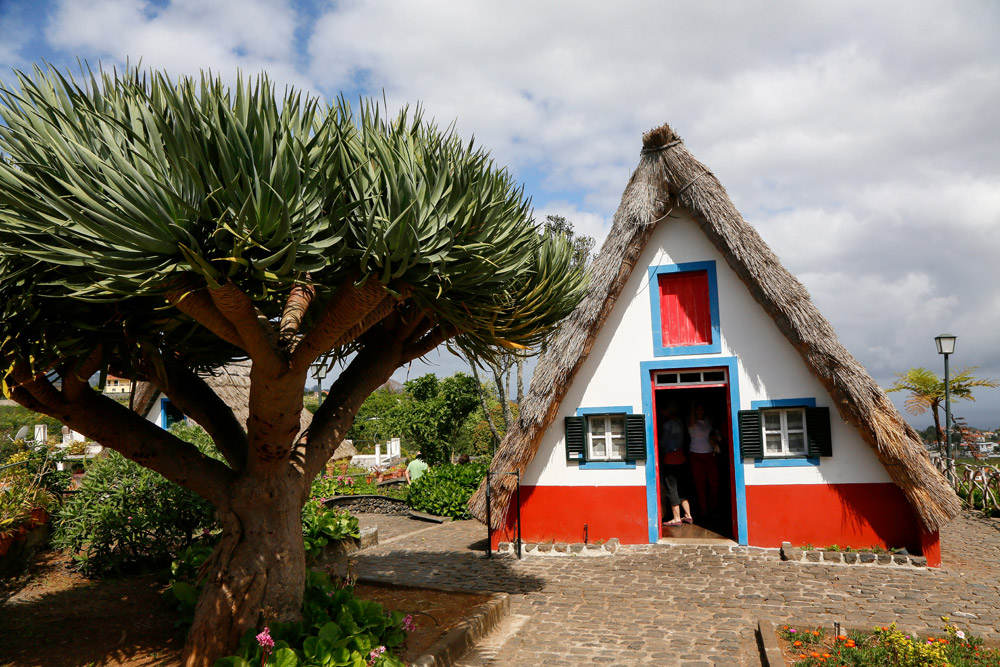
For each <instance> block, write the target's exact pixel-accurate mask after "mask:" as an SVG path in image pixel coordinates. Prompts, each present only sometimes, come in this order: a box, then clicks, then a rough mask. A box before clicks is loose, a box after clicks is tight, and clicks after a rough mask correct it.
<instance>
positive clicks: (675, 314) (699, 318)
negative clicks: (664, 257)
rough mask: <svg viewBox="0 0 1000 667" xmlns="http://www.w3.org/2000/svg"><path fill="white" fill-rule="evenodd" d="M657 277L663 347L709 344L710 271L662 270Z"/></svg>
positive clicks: (710, 335) (710, 338)
mask: <svg viewBox="0 0 1000 667" xmlns="http://www.w3.org/2000/svg"><path fill="white" fill-rule="evenodd" d="M658 279H659V286H660V326H661V327H662V329H663V330H662V332H661V334H662V336H663V346H664V347H676V346H678V345H707V344H710V343H711V342H712V311H711V308H710V307H709V303H710V302H709V297H708V272H707V271H682V272H680V273H662V274H660V275H659V276H658Z"/></svg>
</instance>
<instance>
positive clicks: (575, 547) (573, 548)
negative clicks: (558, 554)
mask: <svg viewBox="0 0 1000 667" xmlns="http://www.w3.org/2000/svg"><path fill="white" fill-rule="evenodd" d="M581 551H583V542H575V543H573V544H571V545H569V552H570V553H571V554H578V553H580V552H581Z"/></svg>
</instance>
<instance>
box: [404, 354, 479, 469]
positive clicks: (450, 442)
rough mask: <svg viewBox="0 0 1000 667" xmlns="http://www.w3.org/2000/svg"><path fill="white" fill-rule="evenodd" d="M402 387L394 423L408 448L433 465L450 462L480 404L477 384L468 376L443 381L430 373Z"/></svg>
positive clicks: (460, 374) (457, 376)
mask: <svg viewBox="0 0 1000 667" xmlns="http://www.w3.org/2000/svg"><path fill="white" fill-rule="evenodd" d="M403 387H404V388H405V389H406V393H407V395H405V396H404V398H403V400H402V401H400V404H399V406H398V408H397V413H396V418H395V420H394V423H395V424H396V427H397V428H398V429H400V433H401V434H402V436H403V438H404V442H406V444H407V447H408V448H409V449H410V450H411V451H416V450H419V451H420V452H421V453H422V458H423V459H424V460H425V461H427V462H428V463H430V464H432V465H435V464H439V463H448V462H450V461H451V457H452V454H453V453H454V451H455V442H456V440H457V439H458V432H459V429H460V428H461V427H462V424H463V423H464V422H465V420H466V419H467V418H468V416H469V414H470V413H471V412H472V411H473V410H475V408H476V406H477V404H478V398H477V395H476V384H475V381H474V380H473V379H472V378H471V377H469V376H468V375H466V374H465V373H455V374H454V375H452V376H451V377H447V378H445V379H443V380H438V378H437V376H436V375H435V374H434V373H427V374H426V375H423V376H421V377H419V378H416V379H414V380H410V381H408V382H405V383H403Z"/></svg>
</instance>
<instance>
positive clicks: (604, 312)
mask: <svg viewBox="0 0 1000 667" xmlns="http://www.w3.org/2000/svg"><path fill="white" fill-rule="evenodd" d="M642 146H643V148H642V154H641V157H640V159H639V165H638V167H636V170H635V172H634V173H633V174H632V177H631V179H629V183H628V185H627V186H626V188H625V192H624V194H623V195H622V200H621V204H620V205H619V207H618V211H617V212H616V213H615V216H614V221H613V224H612V227H611V232H610V233H609V234H608V238H607V240H606V241H605V242H604V245H603V246H602V247H601V252H600V253H599V255H598V256H597V258H596V259H595V260H594V263H593V266H592V268H591V281H590V286H589V289H588V292H587V296H586V297H584V299H583V301H582V302H581V303H580V305H579V306H578V307H577V309H576V310H575V311H574V312H573V313H572V314H571V315H570V316H569V317H567V318H566V320H565V321H564V322H563V324H562V325H561V326H560V329H559V332H558V333H557V334H556V337H555V339H554V340H553V341H552V343H551V344H550V345H549V348H548V352H547V353H546V354H545V355H543V356H542V358H541V359H540V360H539V362H538V366H537V368H536V369H535V373H534V376H533V377H532V380H531V386H530V388H529V390H528V394H527V396H526V397H525V400H524V402H523V404H522V405H521V410H520V415H519V417H518V420H517V423H516V424H515V426H514V428H513V429H512V430H511V432H510V433H508V434H507V436H506V437H505V438H504V441H503V443H502V445H501V447H500V449H499V451H498V452H497V455H496V456H495V457H494V459H493V465H492V468H493V469H494V470H498V471H512V470H520V471H521V472H522V474H523V473H524V470H525V468H526V467H527V465H528V463H529V462H530V461H531V459H532V458H534V456H535V453H536V452H537V450H538V446H539V443H540V441H541V438H542V434H543V433H544V432H545V430H546V429H547V428H548V427H549V426H551V425H552V423H553V422H554V421H555V418H556V416H557V414H558V412H559V406H560V404H561V403H562V400H563V397H564V396H565V395H566V391H567V389H568V388H569V385H570V383H571V382H572V381H573V379H574V377H575V376H576V374H577V372H578V371H579V369H580V367H581V366H582V365H583V362H584V361H585V360H586V359H587V357H588V356H589V354H590V350H591V347H592V346H593V344H594V341H595V340H596V338H597V335H598V333H599V332H600V330H601V327H602V326H603V324H604V322H605V320H606V319H607V317H608V314H609V313H610V311H611V309H612V307H613V306H614V304H615V302H616V301H617V299H618V297H619V296H620V294H621V291H622V289H623V288H624V286H625V283H626V282H627V281H628V279H629V277H630V276H631V274H632V270H633V268H634V267H635V263H636V261H637V260H638V258H639V255H640V254H641V253H642V251H643V249H644V248H645V247H646V244H647V242H648V241H649V238H650V236H651V235H652V232H653V230H654V229H655V227H656V225H657V224H660V223H661V222H662V221H663V220H664V219H665V218H666V216H667V214H668V213H669V212H670V211H671V210H673V209H675V208H679V209H684V210H686V211H687V212H688V213H689V214H690V215H691V216H692V217H693V218H694V220H695V221H697V223H698V225H699V226H700V227H701V229H702V231H703V232H704V233H705V235H706V236H707V237H708V239H709V240H710V241H711V242H712V244H713V245H714V246H715V247H716V248H717V249H718V251H719V252H720V254H722V256H723V257H724V258H725V260H726V263H727V264H728V265H729V267H730V268H731V269H732V270H733V271H734V272H735V273H736V275H737V276H739V278H740V280H741V281H742V282H743V283H744V284H745V285H746V287H747V289H748V290H749V291H750V293H751V294H752V295H753V297H754V299H755V300H756V301H757V303H759V304H760V305H761V306H762V307H763V308H764V310H765V311H766V312H767V314H768V315H769V316H770V317H771V318H772V319H773V320H774V322H775V324H777V326H778V329H779V330H780V331H781V333H782V334H783V335H784V336H785V337H786V338H787V339H788V340H789V342H791V344H792V345H793V346H794V347H795V349H796V350H797V351H798V353H799V354H800V355H801V356H802V359H803V360H804V361H805V363H806V366H807V367H808V369H809V371H810V372H811V373H812V374H813V375H814V376H815V377H816V378H817V379H818V380H819V381H820V382H821V383H822V384H823V386H824V387H825V388H826V390H827V391H828V392H829V394H830V396H831V397H832V398H833V402H834V404H835V405H836V406H837V410H838V411H839V412H840V415H841V417H842V418H843V419H844V420H845V421H846V422H848V423H850V424H852V425H853V426H855V427H856V428H857V429H858V432H859V433H860V434H861V436H862V438H863V439H864V441H865V442H866V443H868V445H869V446H870V447H871V448H872V449H873V450H874V451H875V454H876V455H877V456H878V458H879V460H880V461H881V462H882V464H883V465H884V466H885V468H886V470H887V471H888V473H889V475H890V477H891V478H892V480H893V482H895V484H896V485H897V486H898V487H899V488H900V489H902V491H903V493H904V494H905V495H906V497H907V499H908V500H909V501H910V504H911V505H912V507H913V509H914V511H915V513H916V514H917V516H918V517H919V518H920V521H921V523H922V524H923V526H924V527H925V528H926V529H927V530H929V531H932V532H933V531H936V530H938V529H939V528H940V527H941V526H943V525H944V524H945V523H947V522H948V521H949V520H950V519H952V518H954V517H955V516H956V515H957V514H958V513H959V511H960V510H961V505H960V502H959V499H958V497H957V496H956V495H955V493H954V491H952V489H951V487H950V486H949V485H948V483H947V481H945V479H944V477H943V476H942V475H941V473H939V472H938V471H937V469H936V468H935V467H934V466H933V465H932V464H931V462H930V459H929V457H928V456H927V453H926V452H925V451H924V448H923V444H922V442H921V439H920V436H919V435H918V434H917V432H916V430H915V429H914V428H913V427H912V426H910V425H909V424H908V423H907V422H906V421H905V420H904V419H903V417H902V416H901V415H900V414H899V412H898V411H897V410H896V408H895V406H893V404H892V403H891V402H890V401H889V399H888V397H887V396H886V395H885V392H884V391H883V390H882V388H881V387H879V386H878V384H877V383H876V382H875V381H874V380H873V379H872V378H871V376H870V375H868V372H867V371H866V370H865V369H864V367H863V366H862V365H861V364H860V363H859V362H858V361H857V360H856V359H855V358H854V356H852V355H851V353H850V352H848V351H847V349H846V348H845V347H844V346H843V345H841V343H840V341H839V340H838V339H837V335H836V333H834V331H833V327H831V326H830V323H829V322H827V321H826V319H825V318H824V317H823V316H822V314H820V312H819V310H818V309H817V308H816V306H815V305H814V304H813V303H812V300H811V299H810V297H809V293H808V292H807V291H806V289H805V287H803V285H802V284H801V283H800V282H799V281H798V280H797V279H796V278H795V277H794V276H792V274H791V273H789V272H788V271H787V270H786V269H785V268H784V267H783V266H782V265H781V263H780V262H779V261H778V258H777V256H776V255H775V254H774V253H773V252H772V251H771V249H770V248H769V247H768V246H767V244H765V243H764V241H763V239H761V237H760V235H759V234H758V233H757V231H756V230H755V229H754V228H753V227H751V226H750V225H749V224H748V223H747V222H746V221H745V220H744V219H743V216H741V215H740V213H739V211H738V210H737V209H736V207H735V206H734V205H733V203H732V201H731V200H730V199H729V196H728V195H727V194H726V190H725V188H723V187H722V184H721V183H719V181H718V179H716V177H715V175H714V174H712V172H710V171H709V170H708V168H706V167H705V165H703V164H702V163H701V162H699V161H698V160H697V159H695V157H694V156H693V155H692V154H691V153H690V152H689V151H688V150H687V148H686V147H685V146H684V144H683V142H682V141H681V139H680V137H679V136H678V135H677V134H676V133H675V132H674V131H673V130H672V129H671V128H670V127H669V126H668V125H662V126H660V127H658V128H655V129H653V130H650V131H649V132H647V133H646V134H645V135H643V138H642ZM663 224H668V223H663ZM514 483H515V482H514V479H513V478H512V477H510V476H507V475H501V476H497V477H496V478H494V480H493V482H492V484H491V505H492V508H491V509H492V516H493V517H494V521H493V523H494V527H500V525H502V522H503V520H504V516H505V514H506V509H507V506H508V503H509V501H510V497H511V494H512V492H513V485H514ZM470 508H471V510H472V513H473V515H475V516H476V517H477V518H479V519H480V520H481V521H485V517H486V494H485V483H484V485H481V486H480V487H479V490H478V491H477V492H476V494H475V495H474V496H473V498H472V500H471V501H470Z"/></svg>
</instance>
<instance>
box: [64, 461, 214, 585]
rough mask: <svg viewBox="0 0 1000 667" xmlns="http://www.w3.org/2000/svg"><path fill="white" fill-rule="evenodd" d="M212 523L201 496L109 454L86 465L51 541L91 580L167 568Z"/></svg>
mask: <svg viewBox="0 0 1000 667" xmlns="http://www.w3.org/2000/svg"><path fill="white" fill-rule="evenodd" d="M214 521H215V520H214V511H213V510H212V506H211V505H209V504H208V503H207V502H206V501H205V500H204V499H202V498H201V497H200V496H198V495H197V494H195V493H194V492H192V491H188V490H187V489H184V488H182V487H180V486H178V485H177V484H174V483H173V482H170V481H168V480H167V479H165V478H164V477H163V476H162V475H160V474H158V473H155V472H153V471H152V470H149V469H148V468H143V467H142V466H140V465H139V464H137V463H134V462H132V461H130V460H128V459H126V458H125V457H124V456H122V455H120V454H118V453H116V452H111V453H110V455H109V456H108V457H107V458H104V459H101V460H99V461H97V462H96V463H94V464H93V465H91V466H89V467H88V469H87V474H86V475H85V476H84V478H83V482H82V485H81V487H80V489H79V490H78V491H77V493H76V494H75V495H74V496H73V497H72V498H71V499H70V500H69V501H68V502H67V503H66V504H65V505H64V506H63V508H62V510H61V511H60V512H59V514H58V516H57V520H56V522H55V531H54V533H53V538H52V541H53V545H55V546H56V547H57V548H59V549H64V550H67V551H70V552H72V554H73V557H74V559H75V560H76V562H77V566H78V567H79V568H80V570H81V571H82V572H84V573H85V574H87V575H88V576H102V575H109V574H119V573H126V572H136V571H144V570H150V569H155V568H157V567H162V566H164V565H166V564H167V563H169V562H170V559H171V558H172V557H173V555H174V553H176V552H177V550H179V549H182V548H184V547H186V546H188V545H190V544H192V543H193V542H194V540H195V538H196V537H197V536H199V535H201V533H202V531H203V530H204V529H206V528H208V527H211V526H213V525H214Z"/></svg>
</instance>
